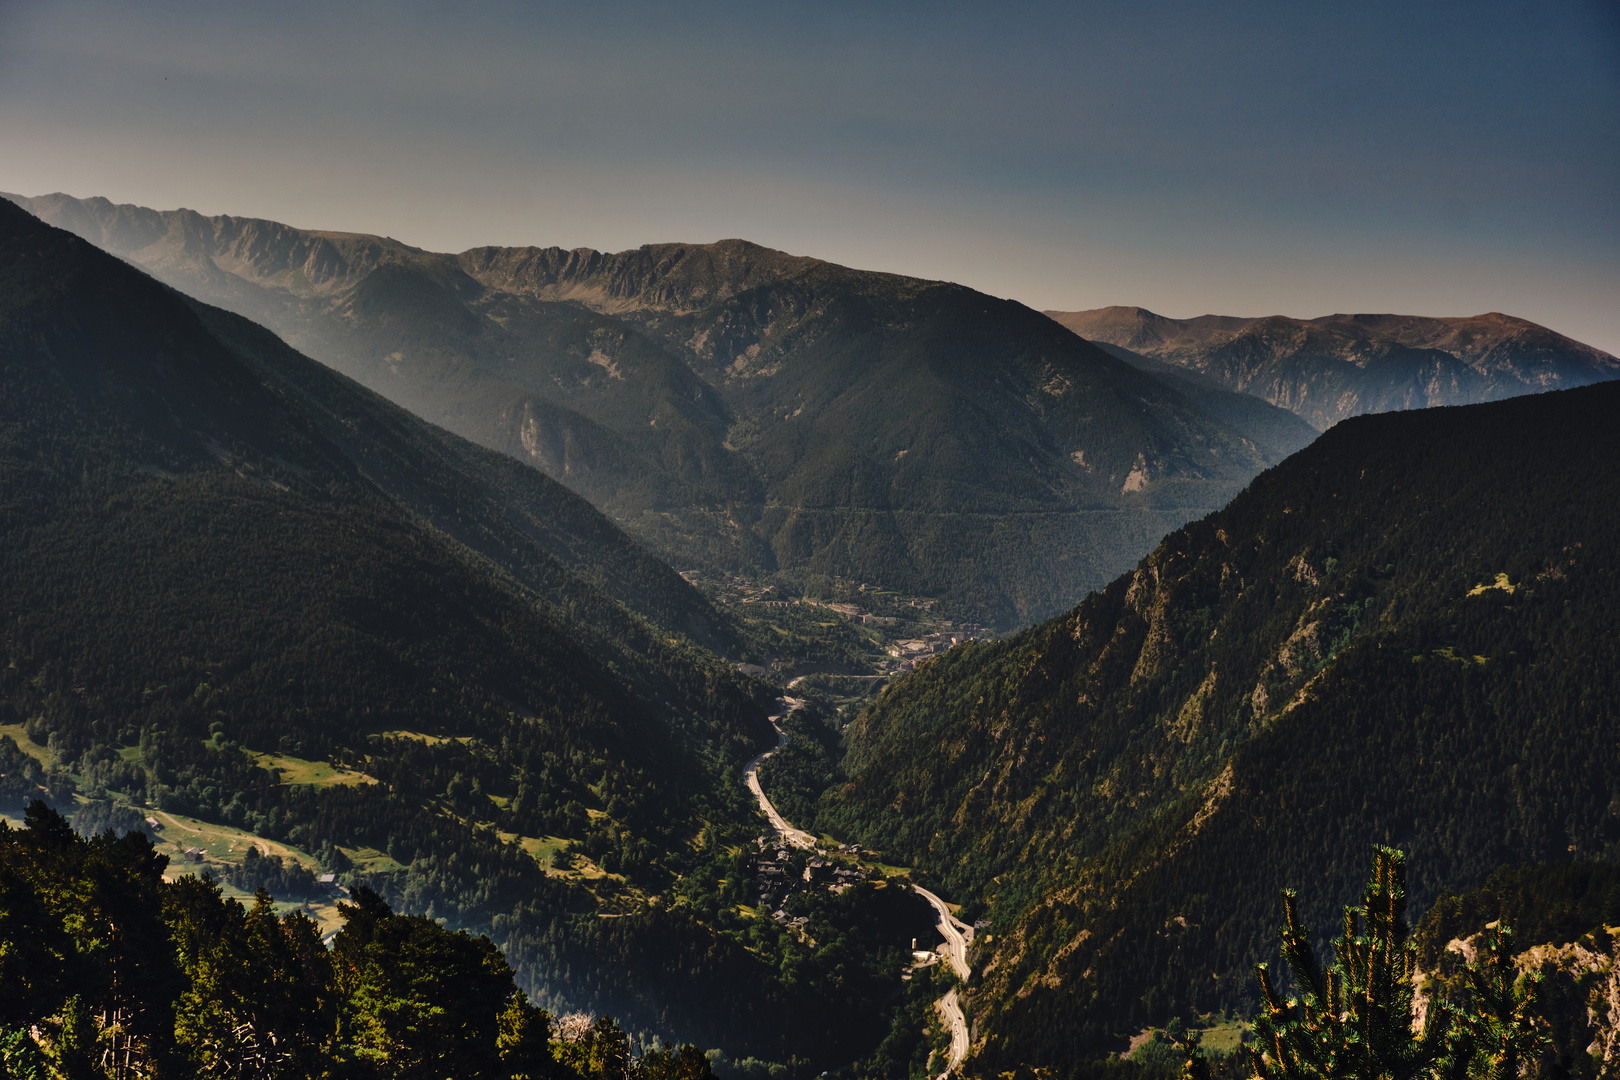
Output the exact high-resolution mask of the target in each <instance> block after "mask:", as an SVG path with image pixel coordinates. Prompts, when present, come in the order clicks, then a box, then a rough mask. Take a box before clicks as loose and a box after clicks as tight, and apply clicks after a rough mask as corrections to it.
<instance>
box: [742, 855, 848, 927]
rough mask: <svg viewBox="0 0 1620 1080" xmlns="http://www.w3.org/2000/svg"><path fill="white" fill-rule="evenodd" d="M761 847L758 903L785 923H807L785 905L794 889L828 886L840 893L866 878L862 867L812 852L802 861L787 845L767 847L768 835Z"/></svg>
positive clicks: (756, 861)
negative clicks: (823, 857)
mask: <svg viewBox="0 0 1620 1080" xmlns="http://www.w3.org/2000/svg"><path fill="white" fill-rule="evenodd" d="M760 848H761V850H760V854H759V855H758V856H757V857H755V859H754V860H753V865H752V867H751V870H752V872H753V875H754V887H755V889H756V891H757V895H758V904H759V907H760V908H762V909H764V910H767V911H770V912H771V918H772V919H774V920H776V921H777V922H779V923H781V924H783V925H784V926H789V927H792V928H794V929H801V928H803V926H804V924H805V919H804V918H803V917H802V916H800V917H796V918H791V917H789V916H788V914H787V912H786V911H784V910H783V909H782V905H783V904H785V903H787V898H788V897H789V896H791V895H793V894H794V893H796V892H802V891H805V890H810V889H824V890H826V891H827V892H830V893H833V894H834V895H836V894H838V893H841V892H843V891H844V890H845V889H848V888H851V887H853V886H855V885H857V884H859V883H860V882H862V881H864V880H866V875H865V874H864V873H863V872H862V871H860V870H858V869H855V868H853V867H848V866H844V865H841V864H840V863H837V862H834V861H833V860H831V859H822V858H817V857H815V856H811V857H810V858H808V859H804V860H803V861H802V863H801V862H799V861H796V860H795V859H794V858H793V852H791V851H790V850H789V849H788V848H786V847H784V846H778V847H776V848H775V849H767V848H766V847H765V840H764V838H761V840H760ZM839 850H840V851H841V852H845V853H853V852H856V851H859V850H860V848H859V845H849V844H843V845H840V847H839Z"/></svg>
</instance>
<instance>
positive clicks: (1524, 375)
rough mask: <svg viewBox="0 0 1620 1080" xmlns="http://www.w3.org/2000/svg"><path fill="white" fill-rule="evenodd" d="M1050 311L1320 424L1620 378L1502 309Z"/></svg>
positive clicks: (1591, 355) (1612, 367)
mask: <svg viewBox="0 0 1620 1080" xmlns="http://www.w3.org/2000/svg"><path fill="white" fill-rule="evenodd" d="M1046 314H1048V315H1050V316H1051V317H1052V318H1053V319H1056V320H1057V321H1058V322H1060V323H1062V324H1063V325H1064V326H1066V327H1068V328H1069V329H1070V330H1073V331H1074V332H1075V333H1077V334H1079V335H1080V336H1081V337H1084V338H1086V339H1088V340H1090V341H1096V342H1101V343H1106V344H1108V345H1112V346H1114V347H1116V349H1120V350H1126V351H1128V352H1129V353H1135V354H1137V355H1138V356H1140V357H1146V358H1148V359H1150V360H1153V361H1158V362H1160V363H1163V364H1169V365H1172V366H1174V367H1177V368H1181V369H1184V370H1187V371H1191V372H1197V373H1198V374H1201V375H1204V376H1207V377H1209V378H1211V379H1214V380H1215V381H1216V382H1218V383H1220V384H1221V385H1222V386H1225V387H1228V388H1230V389H1233V390H1241V391H1244V392H1247V393H1251V394H1255V395H1257V396H1259V397H1262V398H1264V399H1265V400H1267V401H1269V402H1271V403H1272V404H1274V405H1279V406H1281V407H1283V408H1286V409H1289V410H1291V411H1292V412H1294V413H1296V414H1298V415H1299V416H1301V417H1303V418H1304V419H1306V420H1308V421H1309V422H1310V423H1312V424H1313V425H1315V426H1316V427H1318V428H1322V429H1325V428H1328V427H1330V426H1332V425H1333V424H1335V423H1337V422H1338V421H1339V420H1342V419H1344V418H1345V417H1347V416H1355V415H1358V414H1360V413H1369V412H1389V411H1393V410H1398V409H1419V408H1426V407H1429V406H1434V405H1467V404H1474V403H1477V402H1482V401H1496V400H1500V399H1502V398H1509V397H1515V396H1517V395H1519V394H1529V393H1536V392H1539V391H1543V390H1557V389H1564V388H1568V387H1574V386H1585V385H1589V384H1591V383H1594V382H1602V381H1604V380H1606V379H1613V378H1620V360H1617V359H1616V358H1615V357H1613V356H1610V355H1609V354H1608V353H1605V352H1602V351H1601V350H1598V349H1594V348H1592V347H1591V346H1589V345H1583V344H1581V343H1580V342H1578V341H1574V340H1572V339H1570V338H1567V337H1564V336H1563V335H1562V334H1559V333H1556V332H1554V331H1552V330H1549V329H1547V328H1546V327H1544V326H1538V325H1536V324H1535V323H1532V322H1528V321H1526V320H1524V319H1516V318H1513V317H1512V316H1510V315H1503V314H1501V313H1499V312H1490V313H1488V314H1485V315H1476V316H1471V317H1467V318H1429V317H1425V316H1416V315H1328V316H1324V317H1322V318H1319V319H1308V320H1306V319H1290V318H1285V317H1283V316H1271V317H1268V318H1258V319H1239V318H1231V317H1227V316H1220V315H1204V316H1200V317H1199V318H1196V319H1167V318H1165V317H1164V316H1162V315H1155V314H1154V313H1153V312H1151V311H1146V310H1144V309H1142V308H1135V307H1109V308H1097V309H1095V310H1092V311H1049V312H1047V313H1046ZM1116 355H1118V354H1116Z"/></svg>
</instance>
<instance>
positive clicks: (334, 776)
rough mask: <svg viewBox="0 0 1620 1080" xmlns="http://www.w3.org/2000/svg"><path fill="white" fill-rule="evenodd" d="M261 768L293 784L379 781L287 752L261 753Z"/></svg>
mask: <svg viewBox="0 0 1620 1080" xmlns="http://www.w3.org/2000/svg"><path fill="white" fill-rule="evenodd" d="M258 763H259V767H260V768H261V769H270V770H273V771H275V772H278V773H280V774H281V782H282V783H283V784H290V785H293V786H303V785H309V786H325V785H329V784H375V783H376V782H377V781H375V780H373V779H372V778H371V777H369V776H367V775H366V774H365V773H363V772H355V771H354V770H352V769H339V768H337V767H336V766H334V765H330V764H328V763H326V762H324V761H306V760H304V759H303V758H295V757H288V756H287V755H286V754H260V755H259V756H258Z"/></svg>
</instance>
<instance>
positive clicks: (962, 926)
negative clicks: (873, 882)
mask: <svg viewBox="0 0 1620 1080" xmlns="http://www.w3.org/2000/svg"><path fill="white" fill-rule="evenodd" d="M912 889H914V890H915V891H916V893H917V895H918V896H920V897H922V898H923V899H924V900H926V901H928V903H929V905H930V906H931V907H933V909H934V925H935V926H937V927H939V932H940V935H941V936H942V937H944V939H945V958H946V959H947V960H949V961H950V962H951V970H952V971H954V972H956V975H957V978H959V979H961V980H962V981H963V982H966V981H967V977H968V970H969V969H968V963H967V947H968V942H970V941H972V940H973V927H971V926H969V925H968V924H967V923H965V922H963V921H962V920H961V919H958V918H957V917H956V916H955V915H952V914H951V909H950V905H948V904H947V903H945V901H943V900H941V899H940V898H939V897H937V896H935V895H934V894H933V893H931V892H929V891H928V890H927V889H925V888H923V887H922V886H921V885H913V886H912ZM936 1008H938V1009H939V1014H940V1017H941V1018H942V1019H943V1020H944V1021H945V1026H946V1027H948V1028H950V1031H951V1056H950V1059H949V1062H948V1064H946V1066H945V1071H944V1072H942V1073H940V1076H941V1077H945V1076H949V1075H950V1074H951V1073H953V1072H955V1071H956V1067H957V1066H958V1065H960V1064H962V1059H963V1058H965V1057H967V1052H968V1030H967V1018H966V1017H964V1016H963V1015H962V1006H961V1004H960V1003H959V1002H958V1001H957V999H956V991H955V990H952V991H951V992H950V993H948V994H946V995H945V996H944V997H942V998H940V999H939V1004H938V1005H937V1006H936Z"/></svg>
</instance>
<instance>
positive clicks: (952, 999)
mask: <svg viewBox="0 0 1620 1080" xmlns="http://www.w3.org/2000/svg"><path fill="white" fill-rule="evenodd" d="M802 704H803V703H802V702H799V701H796V700H794V699H793V698H786V697H784V698H778V699H777V706H778V709H779V711H778V712H777V713H776V714H775V715H773V716H771V717H770V718H769V719H770V721H771V726H772V727H773V728H775V729H776V745H775V746H774V747H772V748H771V749H769V750H767V751H765V752H764V753H763V754H760V755H759V756H758V757H755V758H753V759H752V760H750V761H749V762H748V764H747V765H744V766H743V783H745V784H747V785H748V790H749V791H751V792H753V793H754V799H755V801H756V802H758V803H759V808H760V809H761V810H763V811H764V812H765V817H766V820H768V821H769V822H770V823H771V829H772V830H773V831H774V832H775V833H776V835H777V836H780V837H781V838H783V839H784V840H786V841H787V842H788V843H790V844H792V845H793V846H794V847H798V848H805V849H807V850H814V848H815V846H816V838H815V837H813V836H811V835H810V834H809V833H807V832H805V831H804V830H803V829H795V828H794V827H793V826H792V825H789V824H788V823H787V821H786V819H784V818H783V817H782V815H781V814H779V813H778V812H777V810H776V807H775V806H774V805H772V803H771V800H770V799H768V798H766V796H765V789H764V788H762V787H760V785H759V767H760V766H761V765H763V764H765V761H766V759H767V758H769V757H770V756H771V755H772V754H774V753H776V752H777V751H778V750H780V749H782V747H784V746H786V745H787V744H788V737H787V733H786V732H785V731H783V730H782V728H781V725H779V724H778V723H777V721H778V720H779V719H781V718H782V717H783V716H786V715H787V714H788V713H790V712H792V711H793V710H795V709H797V708H799V707H800V706H801V705H802ZM912 889H913V890H914V891H915V892H916V893H917V895H918V896H920V897H922V898H923V899H924V900H926V901H928V904H929V906H930V907H932V908H933V909H934V915H935V925H937V926H938V927H939V932H940V936H942V937H943V938H944V939H945V959H946V960H948V961H949V962H950V965H951V970H952V971H954V972H955V973H956V976H957V978H959V979H961V980H962V981H963V982H966V981H967V977H968V973H969V968H968V963H967V947H968V943H969V942H971V941H972V940H973V927H971V926H969V925H968V924H967V923H965V922H963V921H962V920H961V919H958V918H957V917H956V916H955V915H952V914H951V909H950V906H949V905H948V904H946V903H945V901H943V900H941V899H940V898H939V897H937V896H935V895H934V894H933V893H931V892H929V891H928V890H927V889H925V888H923V887H922V886H920V885H913V886H912ZM935 1008H937V1009H938V1010H939V1014H940V1019H941V1020H943V1021H944V1023H945V1026H946V1027H947V1028H949V1029H950V1032H951V1051H950V1058H949V1061H948V1062H947V1064H946V1066H945V1071H944V1072H943V1073H940V1077H946V1076H949V1075H950V1074H951V1073H953V1072H955V1071H956V1067H957V1066H958V1065H960V1064H962V1059H963V1058H965V1057H967V1052H968V1030H967V1018H966V1017H964V1016H963V1015H962V1006H961V1004H960V1003H959V1002H958V1001H957V997H956V991H955V990H954V989H953V990H952V991H951V992H950V993H948V994H946V995H945V996H944V997H942V998H940V999H939V1001H938V1003H937V1004H936V1005H935Z"/></svg>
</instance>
